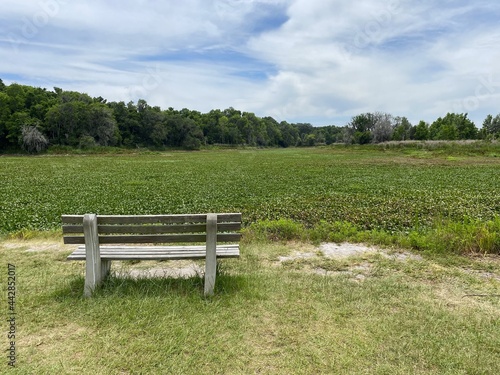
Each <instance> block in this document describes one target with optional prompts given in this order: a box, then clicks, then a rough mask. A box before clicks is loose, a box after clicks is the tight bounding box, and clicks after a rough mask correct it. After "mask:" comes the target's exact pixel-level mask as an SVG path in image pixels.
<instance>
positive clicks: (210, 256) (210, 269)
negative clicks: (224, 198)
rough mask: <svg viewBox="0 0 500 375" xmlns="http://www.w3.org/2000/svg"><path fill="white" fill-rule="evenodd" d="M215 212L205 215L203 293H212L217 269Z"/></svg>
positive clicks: (207, 294) (208, 294)
mask: <svg viewBox="0 0 500 375" xmlns="http://www.w3.org/2000/svg"><path fill="white" fill-rule="evenodd" d="M216 249H217V214H208V215H207V254H206V260H205V288H204V295H205V296H211V295H213V294H214V287H215V274H216V270H217V254H216Z"/></svg>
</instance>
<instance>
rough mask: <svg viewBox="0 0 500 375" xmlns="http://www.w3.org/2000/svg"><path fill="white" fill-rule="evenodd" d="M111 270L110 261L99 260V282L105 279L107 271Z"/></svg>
mask: <svg viewBox="0 0 500 375" xmlns="http://www.w3.org/2000/svg"><path fill="white" fill-rule="evenodd" d="M110 270H111V261H110V260H107V259H106V260H101V281H103V280H104V279H106V277H108V275H109V271H110Z"/></svg>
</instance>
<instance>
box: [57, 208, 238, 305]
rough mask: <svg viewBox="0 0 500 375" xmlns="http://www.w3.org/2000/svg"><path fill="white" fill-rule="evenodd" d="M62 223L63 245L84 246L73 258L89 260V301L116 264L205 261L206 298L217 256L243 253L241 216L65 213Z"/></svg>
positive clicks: (212, 280)
mask: <svg viewBox="0 0 500 375" xmlns="http://www.w3.org/2000/svg"><path fill="white" fill-rule="evenodd" d="M62 222H63V236H64V243H65V244H79V245H83V246H79V247H78V248H77V249H76V250H75V251H74V252H73V253H72V254H70V255H69V256H68V260H85V261H86V267H85V287H84V295H85V296H87V297H89V296H90V295H91V294H92V292H93V291H94V289H95V288H96V287H97V286H98V285H99V284H100V283H101V282H102V281H103V280H104V278H106V276H107V275H108V274H109V271H110V268H111V261H113V260H174V259H205V286H204V294H205V295H212V294H213V292H214V286H215V273H216V264H217V258H236V257H239V255H240V248H239V244H238V242H239V240H240V234H239V233H238V231H239V230H240V229H241V213H222V214H195V215H135V216H131V215H95V214H85V215H63V216H62ZM227 242H233V243H232V244H227ZM220 243H225V244H220ZM101 244H102V245H104V246H101ZM130 244H134V245H133V246H131V245H130ZM146 244H149V245H146ZM151 244H161V246H159V245H155V246H152V245H151ZM164 244H182V246H177V245H168V246H165V245H164ZM185 244H189V245H185Z"/></svg>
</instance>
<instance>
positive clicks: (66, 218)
mask: <svg viewBox="0 0 500 375" xmlns="http://www.w3.org/2000/svg"><path fill="white" fill-rule="evenodd" d="M83 218H84V215H63V216H62V222H63V236H64V243H65V244H84V243H85V238H84V235H83ZM206 223H207V214H194V215H97V232H98V236H99V243H101V244H127V243H141V244H142V243H195V242H205V241H206V239H207V225H206ZM240 229H241V213H222V214H217V242H237V241H239V240H240V236H241V235H240V233H238V231H239V230H240Z"/></svg>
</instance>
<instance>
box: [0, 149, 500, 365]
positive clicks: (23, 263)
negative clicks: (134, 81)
mask: <svg viewBox="0 0 500 375" xmlns="http://www.w3.org/2000/svg"><path fill="white" fill-rule="evenodd" d="M499 156H500V152H499V149H498V145H497V146H488V147H478V146H477V145H457V148H455V147H450V145H449V144H446V145H444V146H443V145H440V146H436V145H431V146H426V147H421V146H411V147H410V146H404V147H401V146H400V145H398V144H396V145H388V146H384V147H363V148H345V147H332V148H327V147H325V148H311V149H284V150H256V149H247V150H245V149H235V150H207V151H201V152H169V153H139V154H124V155H114V154H112V155H69V156H57V155H44V156H39V157H18V156H9V157H6V156H3V157H0V181H1V184H0V234H1V236H2V239H1V240H0V265H1V267H2V269H3V271H2V272H0V278H1V283H2V285H4V282H7V281H8V280H9V279H8V270H9V267H11V266H9V265H14V266H15V276H16V284H15V288H16V298H15V301H13V300H12V299H10V300H9V299H8V294H7V290H6V289H7V288H3V292H2V293H1V295H0V308H1V309H3V311H4V315H3V317H4V319H2V320H3V324H2V325H1V327H2V328H1V330H2V331H3V332H4V334H2V337H3V338H2V340H0V344H1V345H2V348H4V349H5V355H4V356H3V359H2V361H3V362H2V363H0V373H6V372H7V367H8V366H7V362H8V359H7V349H8V348H9V343H8V340H7V336H8V332H9V322H7V318H8V317H10V316H11V315H10V313H9V308H10V307H11V306H13V304H12V302H15V305H14V308H15V312H16V332H15V335H16V337H15V347H16V356H17V357H16V360H17V362H16V367H15V368H9V369H8V370H9V371H8V373H9V374H23V375H24V374H54V373H60V374H87V373H88V374H117V375H128V374H453V375H455V374H492V375H493V374H495V375H496V374H498V373H500V350H499V348H500V297H499V296H500V258H499V257H498V254H500V216H499V215H500V173H499V171H500V158H499ZM210 211H213V212H232V211H237V212H242V213H243V218H244V224H245V230H244V233H243V241H242V245H241V246H242V247H241V254H242V256H241V258H240V259H236V260H225V261H222V262H220V264H219V275H218V278H217V285H216V290H215V296H213V297H211V298H203V296H202V289H203V281H202V279H200V278H199V277H190V278H187V279H179V278H161V277H156V278H140V279H134V278H132V277H126V276H125V277H123V276H118V273H123V272H125V274H128V273H129V272H131V270H132V269H134V270H136V271H138V272H140V270H141V269H146V268H149V267H156V268H166V267H173V266H172V263H170V262H168V263H167V262H160V263H149V262H140V263H130V262H124V263H120V262H115V263H114V264H113V269H112V276H111V277H110V278H109V279H108V280H107V281H106V282H105V284H104V285H103V287H102V288H100V289H99V290H97V291H96V293H95V295H94V297H93V298H91V299H85V298H83V296H82V294H83V293H82V292H83V283H84V279H83V274H84V264H83V262H67V261H66V257H67V255H68V254H69V253H70V252H71V251H72V249H73V248H72V247H71V246H65V245H62V239H61V233H60V226H61V223H60V215H61V214H63V213H64V214H82V213H87V212H95V213H102V214H141V213H148V214H154V213H196V212H210ZM39 231H42V232H39ZM269 239H273V240H277V241H269ZM344 240H349V241H355V242H366V243H372V244H383V245H387V246H388V249H389V250H384V252H376V253H364V254H358V255H356V256H352V257H349V258H342V259H335V258H329V257H326V256H323V255H321V254H320V253H319V251H318V247H317V244H318V243H319V242H322V241H334V242H340V241H344ZM402 248H407V249H412V251H413V254H411V253H404V252H403V250H402ZM297 253H298V254H299V255H301V254H302V255H304V254H309V255H308V256H297V257H295V258H294V257H293V256H294V255H296V254H297ZM486 253H489V254H486ZM311 254H312V255H311ZM456 254H466V255H467V256H463V255H462V256H458V255H456ZM285 256H286V257H291V258H286V259H285V258H282V257H285ZM185 266H186V265H185V264H182V267H185ZM188 266H189V265H188ZM174 267H175V264H174ZM191 267H194V266H192V265H191ZM11 269H12V268H11Z"/></svg>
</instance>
